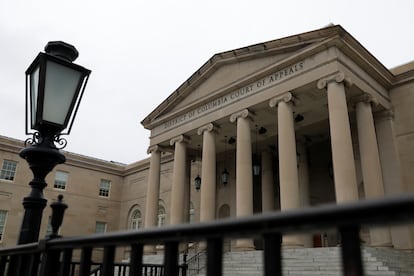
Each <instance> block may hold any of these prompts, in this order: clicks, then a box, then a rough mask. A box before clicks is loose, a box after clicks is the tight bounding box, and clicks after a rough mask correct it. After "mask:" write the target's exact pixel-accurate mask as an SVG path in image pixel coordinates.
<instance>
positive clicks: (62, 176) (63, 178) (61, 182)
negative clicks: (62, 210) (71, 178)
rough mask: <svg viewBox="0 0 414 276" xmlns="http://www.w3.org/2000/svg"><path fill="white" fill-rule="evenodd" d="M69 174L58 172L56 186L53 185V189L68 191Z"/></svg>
mask: <svg viewBox="0 0 414 276" xmlns="http://www.w3.org/2000/svg"><path fill="white" fill-rule="evenodd" d="M68 175H69V174H68V173H67V172H61V171H57V172H56V175H55V184H54V185H53V188H55V189H60V190H66V183H67V182H68Z"/></svg>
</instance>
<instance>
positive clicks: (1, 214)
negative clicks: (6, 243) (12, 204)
mask: <svg viewBox="0 0 414 276" xmlns="http://www.w3.org/2000/svg"><path fill="white" fill-rule="evenodd" d="M6 218H7V211H5V210H0V240H3V234H4V229H5V228H6Z"/></svg>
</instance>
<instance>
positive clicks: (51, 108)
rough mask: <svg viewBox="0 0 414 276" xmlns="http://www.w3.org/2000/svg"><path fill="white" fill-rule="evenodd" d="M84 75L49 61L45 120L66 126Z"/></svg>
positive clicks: (44, 106) (44, 110)
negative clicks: (66, 120)
mask: <svg viewBox="0 0 414 276" xmlns="http://www.w3.org/2000/svg"><path fill="white" fill-rule="evenodd" d="M81 76H82V73H81V72H79V71H76V70H74V69H72V68H68V67H65V66H63V65H61V64H58V63H55V62H52V61H47V66H46V82H45V97H44V105H43V120H46V121H49V122H52V123H55V124H58V125H64V124H65V119H66V118H67V116H68V115H69V116H70V114H68V113H69V111H71V110H69V108H70V106H71V103H72V101H73V99H74V97H76V96H77V92H78V91H77V88H78V84H79V81H80V78H81Z"/></svg>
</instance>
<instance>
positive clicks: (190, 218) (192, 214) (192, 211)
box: [188, 201, 195, 223]
mask: <svg viewBox="0 0 414 276" xmlns="http://www.w3.org/2000/svg"><path fill="white" fill-rule="evenodd" d="M194 217H195V209H194V204H193V203H192V202H191V201H190V210H189V214H188V222H189V223H193V222H194Z"/></svg>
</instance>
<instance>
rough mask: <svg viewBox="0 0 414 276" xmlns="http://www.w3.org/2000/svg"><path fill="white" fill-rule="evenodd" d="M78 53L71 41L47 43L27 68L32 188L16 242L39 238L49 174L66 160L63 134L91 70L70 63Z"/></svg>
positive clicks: (27, 154)
mask: <svg viewBox="0 0 414 276" xmlns="http://www.w3.org/2000/svg"><path fill="white" fill-rule="evenodd" d="M78 55H79V53H78V51H77V50H76V48H75V47H74V46H72V45H70V44H67V43H64V42H61V41H53V42H49V43H48V44H47V45H46V47H45V53H39V55H38V56H37V57H36V58H35V60H34V61H33V62H32V64H31V65H30V66H29V68H28V69H27V70H26V134H32V135H33V136H32V138H29V139H27V140H26V147H25V148H24V149H23V150H22V151H21V152H20V156H21V157H22V158H23V159H25V160H26V161H27V163H28V164H29V167H30V169H31V170H32V172H33V176H34V177H33V180H32V181H31V182H30V183H29V185H30V187H31V192H30V194H29V195H28V196H27V197H25V198H24V199H23V206H24V209H25V212H24V217H23V222H22V226H21V229H20V235H19V239H18V244H25V243H30V242H35V241H37V240H38V238H39V230H40V224H41V221H42V213H43V209H44V208H45V206H46V202H47V200H46V199H45V198H44V197H43V189H44V188H45V187H46V186H47V183H46V181H45V178H46V175H47V174H48V173H49V172H50V171H52V170H53V168H54V167H55V166H56V165H57V164H62V163H64V162H65V161H66V158H65V156H64V155H63V154H62V153H61V152H60V151H59V149H62V148H64V147H65V146H66V140H65V139H63V138H61V137H60V136H61V135H67V134H69V133H70V130H71V128H72V123H73V120H74V118H75V116H76V113H77V110H78V107H79V103H80V100H81V98H82V95H83V92H84V89H85V86H86V83H87V81H88V78H89V74H90V73H91V71H90V70H88V69H86V68H84V67H82V66H79V65H76V64H74V63H72V62H73V61H74V60H75V59H76V58H77V57H78ZM29 122H30V123H29ZM29 129H31V130H29ZM33 131H34V132H33ZM28 144H29V145H28Z"/></svg>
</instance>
